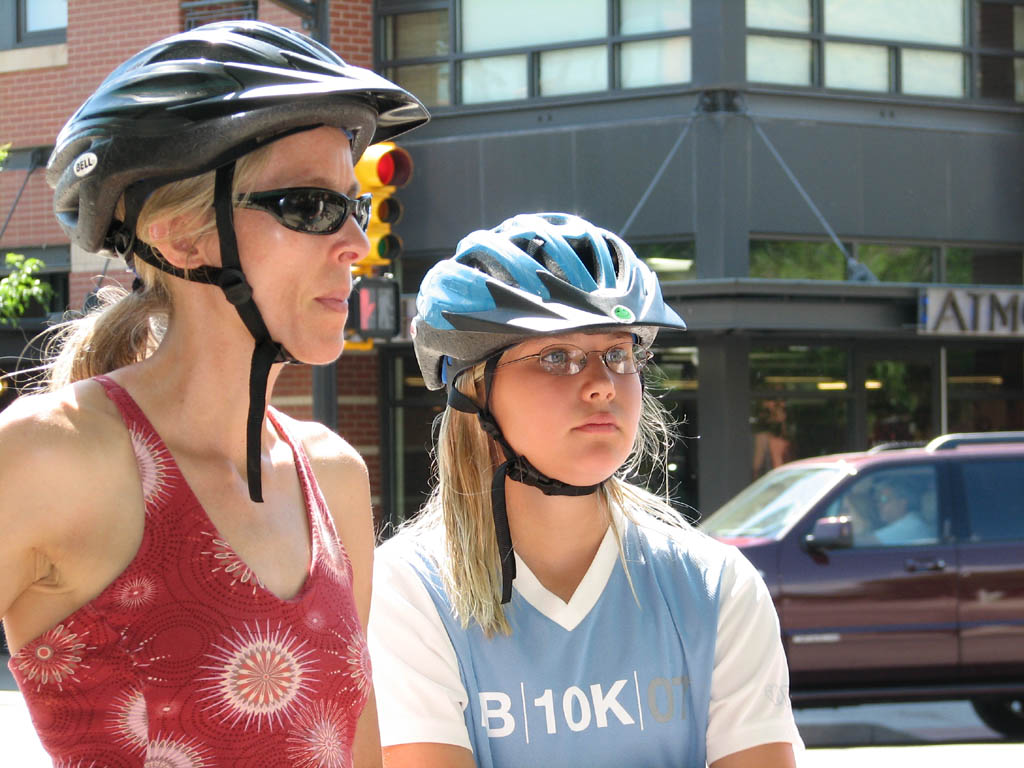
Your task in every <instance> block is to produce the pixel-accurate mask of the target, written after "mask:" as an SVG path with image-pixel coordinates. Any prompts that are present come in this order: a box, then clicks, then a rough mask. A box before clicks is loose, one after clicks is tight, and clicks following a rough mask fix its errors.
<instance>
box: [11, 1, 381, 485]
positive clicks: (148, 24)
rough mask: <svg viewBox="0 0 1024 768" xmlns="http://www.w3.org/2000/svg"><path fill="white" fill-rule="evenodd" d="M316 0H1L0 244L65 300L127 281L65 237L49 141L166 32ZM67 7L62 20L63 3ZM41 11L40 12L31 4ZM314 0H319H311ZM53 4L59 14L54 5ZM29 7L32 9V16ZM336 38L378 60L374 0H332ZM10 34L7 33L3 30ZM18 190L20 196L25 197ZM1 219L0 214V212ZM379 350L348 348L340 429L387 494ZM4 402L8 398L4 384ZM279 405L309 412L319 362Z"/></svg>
mask: <svg viewBox="0 0 1024 768" xmlns="http://www.w3.org/2000/svg"><path fill="white" fill-rule="evenodd" d="M299 5H306V6H309V5H310V4H308V3H305V4H303V3H294V2H293V3H280V4H278V3H274V2H268V1H267V0H264V1H263V2H259V3H257V2H255V1H251V2H221V3H210V2H202V1H200V2H181V1H180V0H151V2H146V3H137V2H130V1H129V0H67V2H66V3H62V2H42V3H38V4H36V5H33V3H32V0H27V1H26V0H19V1H18V2H0V13H6V14H7V17H8V18H0V28H4V27H7V29H8V30H9V33H0V104H2V108H0V145H2V144H6V143H8V142H10V144H11V148H10V154H9V156H8V161H7V163H6V165H5V168H4V170H3V172H2V173H0V215H2V217H3V218H6V217H7V215H8V212H10V211H11V209H12V205H13V203H14V201H15V199H16V198H17V199H18V202H17V206H16V207H15V208H14V209H13V213H12V214H11V216H10V221H9V223H8V226H7V229H6V231H5V232H4V233H3V237H2V238H0V251H2V252H8V251H11V252H16V253H22V254H26V255H34V256H38V257H40V258H42V259H43V260H44V261H45V262H46V264H47V267H46V277H47V279H48V280H49V282H50V283H51V284H52V285H53V287H54V289H55V293H56V297H57V301H56V303H57V304H58V306H55V307H51V309H55V310H58V311H63V310H64V309H65V308H67V309H71V310H76V309H77V310H80V309H82V307H83V303H84V301H85V299H86V296H87V295H88V294H89V292H90V291H92V290H94V289H95V288H96V287H97V286H98V285H99V284H100V283H101V282H103V283H107V284H109V283H111V282H121V283H123V284H130V281H126V280H125V271H124V265H123V263H121V262H114V261H111V260H109V259H105V258H103V257H98V256H96V255H93V254H87V253H84V252H82V251H80V250H79V249H77V248H72V247H71V246H69V245H68V240H67V237H66V236H65V235H64V233H63V232H62V231H61V229H60V227H59V226H58V225H57V222H56V219H55V218H54V216H53V210H52V193H51V190H50V188H49V187H48V186H47V184H46V181H45V178H44V168H43V167H40V163H42V164H43V165H45V162H46V158H47V157H48V156H49V152H50V150H51V148H52V146H53V141H54V139H55V137H56V135H57V133H58V131H60V129H61V127H62V126H63V124H64V122H65V121H66V120H67V119H68V117H70V115H71V113H72V112H73V111H74V110H75V109H76V108H77V107H78V105H79V104H81V103H82V102H83V101H84V100H85V99H86V98H87V97H88V96H89V94H90V93H92V91H93V90H95V88H96V86H97V85H99V83H100V82H101V81H102V79H103V78H104V77H105V76H106V75H107V74H109V72H110V71H111V70H112V69H113V68H114V67H115V66H117V65H118V64H119V63H120V62H122V61H123V60H125V59H126V58H128V57H129V56H130V55H131V54H133V53H135V52H136V51H137V50H140V49H142V48H144V47H145V46H147V45H149V44H150V43H152V42H154V41H156V40H159V39H161V38H163V37H166V36H167V35H171V34H174V33H176V32H180V31H182V30H183V29H185V28H187V27H189V26H194V25H197V24H202V23H205V22H208V21H214V20H219V19H222V18H258V19H260V20H262V21H267V22H270V23H274V24H278V25H281V26H285V27H289V28H291V29H295V30H298V31H302V32H306V33H307V34H309V33H310V30H311V28H312V26H313V24H315V19H311V22H313V24H311V23H309V22H307V23H306V24H305V25H304V22H303V18H302V17H301V16H300V15H298V14H297V13H296V12H295V10H293V8H291V7H289V6H299ZM63 6H66V9H67V17H66V22H65V21H64V19H63V17H62V16H60V12H61V11H62V10H63V8H62V7H63ZM35 9H38V10H37V11H36V13H37V17H36V18H33V17H32V12H33V10H35ZM311 10H312V9H311ZM52 14H56V15H52ZM25 16H27V17H28V18H25ZM329 18H330V25H329V27H330V28H329V37H330V45H331V47H332V48H333V49H334V50H336V51H338V52H339V53H341V55H342V56H343V57H344V58H345V59H346V60H347V61H348V62H350V63H352V64H356V65H359V66H364V67H370V66H372V64H373V44H372V35H371V26H372V10H371V3H370V0H348V1H343V0H334V1H333V2H331V3H330V5H329ZM4 34H9V36H10V38H11V39H8V40H4V39H3V38H2V35H4ZM19 193H20V198H19V197H18V196H19ZM0 221H2V219H0ZM43 323H44V318H28V319H26V320H25V321H24V322H23V323H22V326H23V328H22V329H20V330H18V329H10V328H3V327H0V355H3V357H2V358H0V370H3V371H5V372H6V371H10V370H12V369H13V366H14V365H15V358H16V357H17V356H18V355H20V354H21V352H22V351H23V349H24V345H25V343H26V340H27V338H29V337H31V335H32V334H33V333H34V332H37V331H38V330H41V329H42V327H43ZM377 369H378V365H377V355H376V354H375V353H374V352H372V351H360V350H352V351H349V352H346V354H345V356H344V358H343V360H341V361H340V362H339V363H338V365H337V378H338V431H339V432H340V433H341V434H343V435H344V436H345V437H346V439H348V440H349V442H351V443H352V444H353V445H355V446H356V448H357V449H358V450H359V452H360V453H361V454H362V455H363V456H364V457H365V458H366V462H367V464H368V466H369V469H370V478H371V485H372V489H373V494H374V496H375V501H376V499H377V498H379V493H380V451H379V447H378V443H379V440H380V438H379V432H380V430H379V423H378V422H379V413H378V410H379V409H378V407H377V378H378V376H377ZM6 395H7V396H6V398H3V399H2V400H0V404H3V403H6V402H9V399H10V397H12V396H13V393H12V392H8V393H6ZM273 403H274V405H276V406H277V407H279V408H281V409H282V410H284V411H286V412H288V413H290V414H292V415H294V416H296V417H298V418H305V419H309V418H311V417H312V415H313V394H312V371H311V369H310V368H309V367H308V366H288V367H287V368H286V370H285V372H284V374H282V376H281V378H280V379H279V381H278V384H277V386H276V388H275V394H274V399H273Z"/></svg>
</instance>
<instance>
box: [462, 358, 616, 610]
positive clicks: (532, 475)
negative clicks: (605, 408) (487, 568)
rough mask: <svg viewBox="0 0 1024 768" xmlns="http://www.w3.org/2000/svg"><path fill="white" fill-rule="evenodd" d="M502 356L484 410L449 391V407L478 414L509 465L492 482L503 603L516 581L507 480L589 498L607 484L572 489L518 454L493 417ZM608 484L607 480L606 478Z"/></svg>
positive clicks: (487, 380) (488, 373) (489, 373)
mask: <svg viewBox="0 0 1024 768" xmlns="http://www.w3.org/2000/svg"><path fill="white" fill-rule="evenodd" d="M499 357H500V355H494V356H492V357H490V358H488V360H487V363H486V365H485V366H484V392H485V398H486V400H485V402H484V407H483V408H481V407H480V406H478V405H477V404H476V403H474V402H473V401H472V400H471V399H470V398H468V397H466V396H465V395H464V394H462V392H460V391H459V390H458V389H456V388H455V386H454V385H452V386H449V388H448V405H450V406H451V407H452V408H455V409H456V410H458V411H462V412H463V413H475V414H476V417H477V420H478V421H479V423H480V428H481V429H482V430H483V431H484V432H486V433H487V434H488V435H489V436H490V437H491V438H493V439H494V441H495V442H496V443H497V444H498V445H499V446H501V450H502V453H504V454H505V461H504V462H502V463H501V464H499V465H498V467H497V469H495V470H494V476H493V477H492V478H491V512H492V514H493V515H494V534H495V537H496V539H497V543H498V558H499V560H500V561H501V603H502V605H504V604H505V603H507V602H509V601H510V600H511V599H512V581H513V579H515V577H516V558H515V554H514V552H515V550H514V549H513V547H512V532H511V530H510V529H509V525H508V510H507V508H506V506H505V479H506V478H507V477H508V478H511V479H513V480H515V481H516V482H519V483H524V484H526V485H530V486H533V487H534V488H539V489H540V491H541V493H543V494H544V495H545V496H588V495H590V494H591V493H594V492H596V491H597V489H598V488H600V487H601V486H602V485H603V484H604V482H603V481H602V482H600V483H597V484H595V485H571V484H569V483H563V482H562V481H561V480H557V479H555V478H553V477H548V476H547V475H545V474H544V473H543V472H541V471H540V470H539V469H537V468H536V467H534V466H533V464H531V463H530V461H529V459H527V458H526V457H525V456H523V455H521V454H517V453H516V452H515V450H514V449H513V448H512V446H511V445H509V443H508V441H507V440H506V439H505V436H504V435H503V434H502V433H501V427H499V426H498V422H497V421H496V420H495V419H494V414H492V413H491V410H490V404H491V382H492V381H493V379H494V369H495V368H497V367H498V359H499ZM606 480H607V478H606Z"/></svg>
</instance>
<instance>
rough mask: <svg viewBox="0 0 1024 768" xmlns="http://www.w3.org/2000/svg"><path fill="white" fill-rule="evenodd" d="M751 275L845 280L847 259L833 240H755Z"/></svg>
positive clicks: (752, 249) (751, 243) (752, 241)
mask: <svg viewBox="0 0 1024 768" xmlns="http://www.w3.org/2000/svg"><path fill="white" fill-rule="evenodd" d="M750 276H751V277H767V278H779V279H789V280H792V279H796V280H845V279H846V259H845V258H844V256H843V254H842V253H841V252H840V250H839V249H838V248H836V247H835V245H833V244H832V243H807V242H798V241H790V240H778V241H775V240H751V241H750Z"/></svg>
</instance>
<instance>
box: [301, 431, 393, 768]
mask: <svg viewBox="0 0 1024 768" xmlns="http://www.w3.org/2000/svg"><path fill="white" fill-rule="evenodd" d="M312 430H315V432H314V435H313V436H312V437H311V438H309V439H307V440H305V441H304V445H305V447H306V450H307V451H308V452H309V455H310V458H311V460H312V462H313V467H314V472H315V473H316V477H317V482H318V483H319V485H320V490H321V491H322V492H323V494H324V498H325V499H326V500H327V505H328V506H329V507H330V511H331V518H332V519H333V520H334V527H335V529H336V530H337V531H338V537H339V538H340V539H341V543H342V546H344V548H345V551H346V552H347V553H348V557H349V562H350V563H351V564H352V591H353V593H354V594H355V600H356V612H357V613H358V614H359V623H360V625H361V626H362V629H363V633H364V635H365V634H366V632H367V626H368V624H369V618H370V596H371V576H372V574H373V543H374V530H373V512H372V510H371V508H370V481H369V476H368V474H367V470H366V463H365V462H364V461H363V459H362V457H361V456H359V454H358V453H356V452H355V450H354V449H353V448H352V447H351V446H350V445H349V444H348V443H346V442H345V441H344V440H342V439H341V438H340V437H338V436H337V435H335V434H333V433H330V432H328V431H327V430H323V429H321V428H319V427H318V426H314V427H312ZM352 752H353V765H354V766H355V768H379V766H380V765H381V752H380V733H379V731H378V727H377V702H376V699H375V697H374V694H373V690H372V689H371V690H370V696H369V698H368V699H367V702H366V706H365V707H364V708H363V713H362V714H361V715H360V716H359V722H358V724H357V725H356V733H355V738H354V741H353V745H352Z"/></svg>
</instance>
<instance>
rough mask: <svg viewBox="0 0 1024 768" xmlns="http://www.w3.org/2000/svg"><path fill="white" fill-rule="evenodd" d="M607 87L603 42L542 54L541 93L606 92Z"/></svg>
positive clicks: (548, 94) (605, 57) (605, 54)
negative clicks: (601, 43)
mask: <svg viewBox="0 0 1024 768" xmlns="http://www.w3.org/2000/svg"><path fill="white" fill-rule="evenodd" d="M607 88H608V54H607V51H606V50H605V47H604V46H603V45H592V46H587V47H585V48H567V49H564V50H561V51H544V52H543V53H541V55H540V94H541V96H560V95H562V94H567V93H586V92H588V91H603V90H606V89H607Z"/></svg>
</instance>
